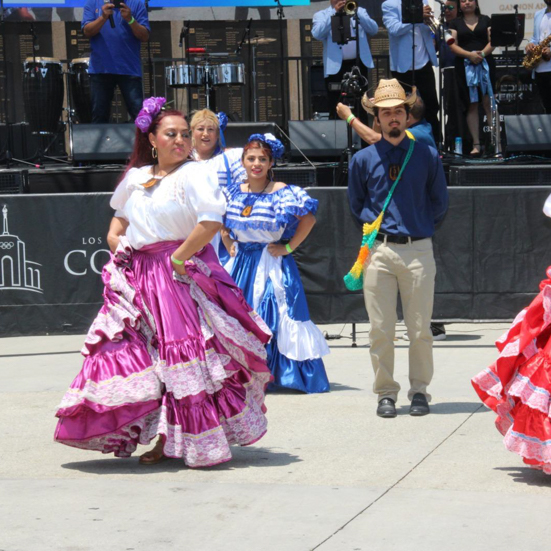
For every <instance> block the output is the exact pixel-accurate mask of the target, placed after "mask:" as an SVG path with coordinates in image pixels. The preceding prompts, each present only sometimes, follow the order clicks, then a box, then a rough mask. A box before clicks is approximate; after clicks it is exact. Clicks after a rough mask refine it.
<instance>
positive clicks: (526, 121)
mask: <svg viewBox="0 0 551 551" xmlns="http://www.w3.org/2000/svg"><path fill="white" fill-rule="evenodd" d="M503 119H504V121H505V132H506V134H507V151H508V152H513V151H522V152H524V153H527V152H530V151H550V150H551V115H522V116H521V115H505V116H504V117H503Z"/></svg>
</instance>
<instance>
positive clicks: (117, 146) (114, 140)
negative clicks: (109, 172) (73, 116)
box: [73, 123, 136, 162]
mask: <svg viewBox="0 0 551 551" xmlns="http://www.w3.org/2000/svg"><path fill="white" fill-rule="evenodd" d="M135 137H136V127H135V126H134V124H133V123H130V124H75V125H73V160H74V161H77V162H79V161H121V162H124V161H126V160H127V159H128V157H129V156H130V154H131V153H132V149H133V148H134V139H135Z"/></svg>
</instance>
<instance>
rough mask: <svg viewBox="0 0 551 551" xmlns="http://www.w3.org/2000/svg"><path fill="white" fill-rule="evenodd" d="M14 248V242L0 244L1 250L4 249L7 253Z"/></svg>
mask: <svg viewBox="0 0 551 551" xmlns="http://www.w3.org/2000/svg"><path fill="white" fill-rule="evenodd" d="M13 246H14V243H13V241H12V242H11V243H0V249H4V250H5V251H6V250H8V249H11V248H13Z"/></svg>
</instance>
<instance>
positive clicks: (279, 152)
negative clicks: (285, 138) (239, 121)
mask: <svg viewBox="0 0 551 551" xmlns="http://www.w3.org/2000/svg"><path fill="white" fill-rule="evenodd" d="M254 140H259V141H261V142H264V143H265V144H266V145H267V146H268V147H269V148H270V149H271V150H272V156H273V157H274V159H281V157H283V154H284V153H285V146H284V145H283V144H282V143H281V141H280V140H278V139H277V138H276V137H275V136H274V135H273V134H252V135H251V136H249V139H248V140H247V143H249V142H252V141H254Z"/></svg>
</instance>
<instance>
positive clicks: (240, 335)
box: [184, 276, 267, 365]
mask: <svg viewBox="0 0 551 551" xmlns="http://www.w3.org/2000/svg"><path fill="white" fill-rule="evenodd" d="M184 278H187V280H188V281H186V283H188V285H189V286H190V293H191V296H192V298H193V299H194V300H195V302H196V303H197V305H198V306H199V308H201V310H202V311H203V315H204V317H205V320H207V323H208V325H209V327H210V328H211V329H212V330H213V331H214V334H215V335H216V336H217V337H218V338H219V339H220V337H223V338H224V337H225V338H224V340H225V341H226V342H227V341H231V342H234V343H235V344H236V345H237V346H238V347H240V348H244V349H245V350H247V351H248V352H250V353H252V354H254V355H255V356H258V357H259V358H262V359H264V360H265V359H266V357H267V356H266V349H265V347H264V345H263V344H262V343H261V342H260V340H259V339H257V338H256V337H255V336H254V335H253V334H252V333H251V332H247V331H245V329H244V328H243V326H242V325H241V324H240V323H239V322H238V321H237V320H236V319H235V318H232V317H231V316H229V315H228V314H226V312H224V310H222V308H220V307H219V306H218V305H217V304H214V303H213V302H211V301H210V300H208V298H207V296H206V295H205V293H204V292H203V291H202V290H201V289H200V288H199V286H198V285H197V284H196V283H195V282H194V281H193V280H192V279H191V278H189V277H188V276H184ZM234 350H235V348H234ZM228 352H230V353H231V351H230V350H228ZM240 356H242V359H241V361H240V363H242V364H243V365H245V364H244V363H243V359H244V354H241V355H240ZM236 359H238V358H236ZM238 361H239V359H238Z"/></svg>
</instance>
